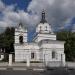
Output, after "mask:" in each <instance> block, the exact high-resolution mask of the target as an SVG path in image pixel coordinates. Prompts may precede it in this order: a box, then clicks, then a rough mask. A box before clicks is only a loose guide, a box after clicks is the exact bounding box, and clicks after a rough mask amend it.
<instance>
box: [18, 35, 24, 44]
mask: <svg viewBox="0 0 75 75" xmlns="http://www.w3.org/2000/svg"><path fill="white" fill-rule="evenodd" d="M19 42H20V44H23V36H20V37H19Z"/></svg>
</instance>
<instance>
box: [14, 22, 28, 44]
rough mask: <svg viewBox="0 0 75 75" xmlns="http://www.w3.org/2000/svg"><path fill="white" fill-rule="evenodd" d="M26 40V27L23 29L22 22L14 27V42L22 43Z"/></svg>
mask: <svg viewBox="0 0 75 75" xmlns="http://www.w3.org/2000/svg"><path fill="white" fill-rule="evenodd" d="M25 42H27V29H25V28H24V27H23V25H22V23H19V26H18V28H16V29H15V44H16V43H18V44H23V43H25Z"/></svg>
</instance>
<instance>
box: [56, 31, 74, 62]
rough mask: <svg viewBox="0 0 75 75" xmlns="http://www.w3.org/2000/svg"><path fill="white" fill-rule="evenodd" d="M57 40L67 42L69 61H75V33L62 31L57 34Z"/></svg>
mask: <svg viewBox="0 0 75 75" xmlns="http://www.w3.org/2000/svg"><path fill="white" fill-rule="evenodd" d="M57 39H58V40H61V41H65V45H64V47H65V54H66V60H67V61H75V33H72V32H69V31H61V32H58V33H57Z"/></svg>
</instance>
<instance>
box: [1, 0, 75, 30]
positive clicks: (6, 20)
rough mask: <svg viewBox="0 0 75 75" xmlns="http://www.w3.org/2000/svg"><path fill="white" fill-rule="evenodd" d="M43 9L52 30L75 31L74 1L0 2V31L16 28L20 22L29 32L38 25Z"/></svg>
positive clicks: (28, 0)
mask: <svg viewBox="0 0 75 75" xmlns="http://www.w3.org/2000/svg"><path fill="white" fill-rule="evenodd" d="M43 9H44V10H45V13H46V20H47V22H48V23H49V24H50V25H51V27H52V30H59V29H63V28H71V29H72V28H73V30H75V24H74V23H75V0H0V30H1V29H3V28H6V27H8V26H9V27H12V26H13V27H17V26H18V24H19V22H20V21H21V22H22V23H23V25H24V26H25V27H28V28H29V29H30V31H31V30H33V28H34V27H35V26H36V25H38V24H39V22H40V18H41V12H42V10H43ZM72 22H73V23H72Z"/></svg>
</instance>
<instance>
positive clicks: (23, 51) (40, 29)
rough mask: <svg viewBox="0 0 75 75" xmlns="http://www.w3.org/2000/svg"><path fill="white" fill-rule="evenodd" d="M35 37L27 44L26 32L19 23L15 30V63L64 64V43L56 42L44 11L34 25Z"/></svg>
mask: <svg viewBox="0 0 75 75" xmlns="http://www.w3.org/2000/svg"><path fill="white" fill-rule="evenodd" d="M36 33H37V35H36V36H35V37H34V38H33V39H32V42H30V43H29V42H28V41H27V40H28V31H27V29H26V28H24V27H23V26H22V24H21V23H20V24H19V26H18V27H17V28H15V36H14V39H15V42H14V49H15V62H26V61H27V59H28V60H29V61H30V62H42V63H45V62H47V63H50V62H51V63H53V62H59V63H61V62H62V63H65V54H64V43H65V42H64V41H58V40H57V39H56V35H55V33H53V31H52V29H51V25H50V24H49V23H48V22H47V20H46V19H45V11H42V14H41V20H40V23H39V24H38V25H36Z"/></svg>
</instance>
